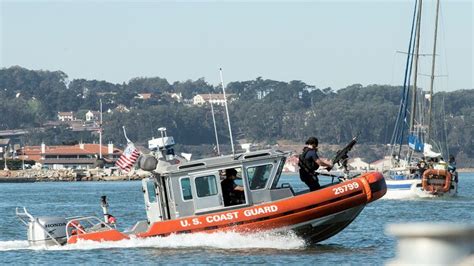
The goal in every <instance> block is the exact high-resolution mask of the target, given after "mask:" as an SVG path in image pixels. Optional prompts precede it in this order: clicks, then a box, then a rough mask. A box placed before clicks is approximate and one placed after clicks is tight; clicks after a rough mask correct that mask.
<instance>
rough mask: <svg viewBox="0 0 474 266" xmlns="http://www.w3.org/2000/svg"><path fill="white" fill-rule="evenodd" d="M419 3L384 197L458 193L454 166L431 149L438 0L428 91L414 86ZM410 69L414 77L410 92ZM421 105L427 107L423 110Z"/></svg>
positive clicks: (416, 9)
mask: <svg viewBox="0 0 474 266" xmlns="http://www.w3.org/2000/svg"><path fill="white" fill-rule="evenodd" d="M422 7H423V1H422V0H416V1H415V8H414V12H413V22H412V29H411V35H410V42H409V46H408V52H407V61H406V68H405V79H404V86H403V91H402V97H401V101H400V109H399V114H398V117H397V121H396V125H395V129H394V133H393V136H392V140H391V150H390V153H391V156H392V165H391V167H390V169H389V170H387V171H386V172H385V178H386V183H387V194H386V196H385V197H386V198H406V197H439V196H453V195H456V193H457V173H456V172H455V169H453V168H452V167H451V168H449V165H448V163H446V162H445V161H444V160H443V156H442V153H441V152H435V151H433V146H432V145H431V144H430V142H433V141H434V139H433V135H434V134H433V125H432V121H433V119H432V117H433V112H432V110H433V84H434V77H435V74H434V73H435V58H436V57H435V55H436V39H437V30H438V15H439V0H437V2H436V18H435V30H434V42H433V52H432V54H431V56H432V63H431V76H430V77H431V83H430V92H429V93H423V92H422V91H421V90H419V89H418V87H417V80H418V71H419V70H418V65H419V56H420V53H419V48H420V28H421V14H422ZM412 73H413V77H414V78H413V86H412V90H411V96H410V80H411V75H412ZM423 96H424V97H423ZM409 104H410V108H409V106H408V105H409ZM424 109H427V112H426V113H425V112H424ZM408 116H409V117H408ZM408 118H409V121H408ZM407 129H408V130H407ZM405 131H408V151H407V154H406V158H404V159H402V156H401V154H402V145H403V141H404V139H405ZM445 158H446V157H445Z"/></svg>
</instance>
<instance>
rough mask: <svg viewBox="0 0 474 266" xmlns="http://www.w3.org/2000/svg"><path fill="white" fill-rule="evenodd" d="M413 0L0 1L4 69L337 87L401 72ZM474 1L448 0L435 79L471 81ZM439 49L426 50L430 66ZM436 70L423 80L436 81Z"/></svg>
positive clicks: (425, 39)
mask: <svg viewBox="0 0 474 266" xmlns="http://www.w3.org/2000/svg"><path fill="white" fill-rule="evenodd" d="M423 3H424V6H423V18H422V28H421V43H420V53H432V49H433V48H432V46H433V34H434V14H435V2H434V0H424V1H423ZM413 6H414V1H413V0H398V1H386V0H380V1H375V0H374V1H356V0H353V1H350V0H346V1H329V0H328V1H209V2H205V1H186V2H176V1H173V2H170V1H105V0H103V1H74V0H73V1H43V0H37V1H21V0H20V1H9V0H0V16H1V20H0V68H5V67H11V66H16V65H17V66H21V67H25V68H28V69H33V70H50V71H56V70H61V71H63V72H65V73H66V74H67V75H68V77H69V79H70V80H72V79H76V78H85V79H97V80H106V81H109V82H113V83H123V82H128V81H129V80H130V79H131V78H134V77H157V76H158V77H162V78H166V79H167V80H168V81H169V82H170V83H172V82H174V81H185V80H188V79H192V80H196V79H198V78H202V77H203V78H205V80H206V81H207V82H209V83H210V84H213V85H216V84H218V83H219V82H220V81H219V72H218V70H219V68H221V67H222V69H223V76H224V82H225V83H228V82H231V81H244V80H253V79H255V78H257V77H262V78H264V79H274V80H280V81H291V80H301V81H303V82H305V83H307V84H310V85H314V86H316V87H317V88H321V89H323V88H326V87H331V88H333V89H334V90H337V89H340V88H344V87H346V86H349V85H352V84H356V83H359V84H362V85H364V86H367V85H370V84H389V85H400V84H402V83H403V71H404V65H405V60H406V55H404V54H402V53H399V52H397V51H406V50H407V46H408V41H409V36H410V26H411V20H412V15H413ZM473 8H474V7H473V2H472V1H470V0H458V1H456V0H449V1H446V0H444V1H443V0H442V1H441V14H440V23H439V30H438V49H437V53H436V54H437V56H436V75H437V76H439V77H438V78H436V83H435V84H436V85H435V90H440V91H443V90H444V91H453V90H458V89H472V88H474V85H473V73H474V71H473V61H474V57H473V49H474V48H473V34H474V33H473V28H474V27H473V13H474V10H473ZM430 66H431V57H430V56H426V57H422V58H421V59H420V73H421V74H428V75H429V74H430V71H431V67H430ZM428 81H429V77H427V76H423V75H421V76H420V78H419V84H420V86H421V87H423V88H428Z"/></svg>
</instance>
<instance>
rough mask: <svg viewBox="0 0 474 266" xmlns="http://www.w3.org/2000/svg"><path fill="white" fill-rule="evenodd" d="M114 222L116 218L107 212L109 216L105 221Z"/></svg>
mask: <svg viewBox="0 0 474 266" xmlns="http://www.w3.org/2000/svg"><path fill="white" fill-rule="evenodd" d="M116 222H117V219H115V217H113V216H112V215H110V214H109V218H107V223H109V224H115V223H116Z"/></svg>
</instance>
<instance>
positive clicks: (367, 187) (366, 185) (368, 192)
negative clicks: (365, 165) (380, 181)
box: [360, 176, 372, 202]
mask: <svg viewBox="0 0 474 266" xmlns="http://www.w3.org/2000/svg"><path fill="white" fill-rule="evenodd" d="M360 181H361V182H362V186H363V187H364V190H365V195H367V202H369V201H371V200H372V190H371V189H370V184H369V181H367V179H366V177H365V176H364V178H361V179H360Z"/></svg>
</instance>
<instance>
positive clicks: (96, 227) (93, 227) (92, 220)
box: [66, 216, 115, 240]
mask: <svg viewBox="0 0 474 266" xmlns="http://www.w3.org/2000/svg"><path fill="white" fill-rule="evenodd" d="M83 223H84V224H85V226H84V225H83ZM66 228H67V230H66V238H67V239H68V240H69V238H70V237H72V236H73V235H80V234H85V233H90V232H97V231H104V230H114V229H115V228H114V227H112V226H110V225H109V224H107V223H105V222H104V221H102V220H101V219H99V218H98V217H96V216H86V217H74V218H72V219H71V220H69V221H68V222H67V224H66ZM69 228H71V229H72V230H69ZM73 232H75V234H73Z"/></svg>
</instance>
